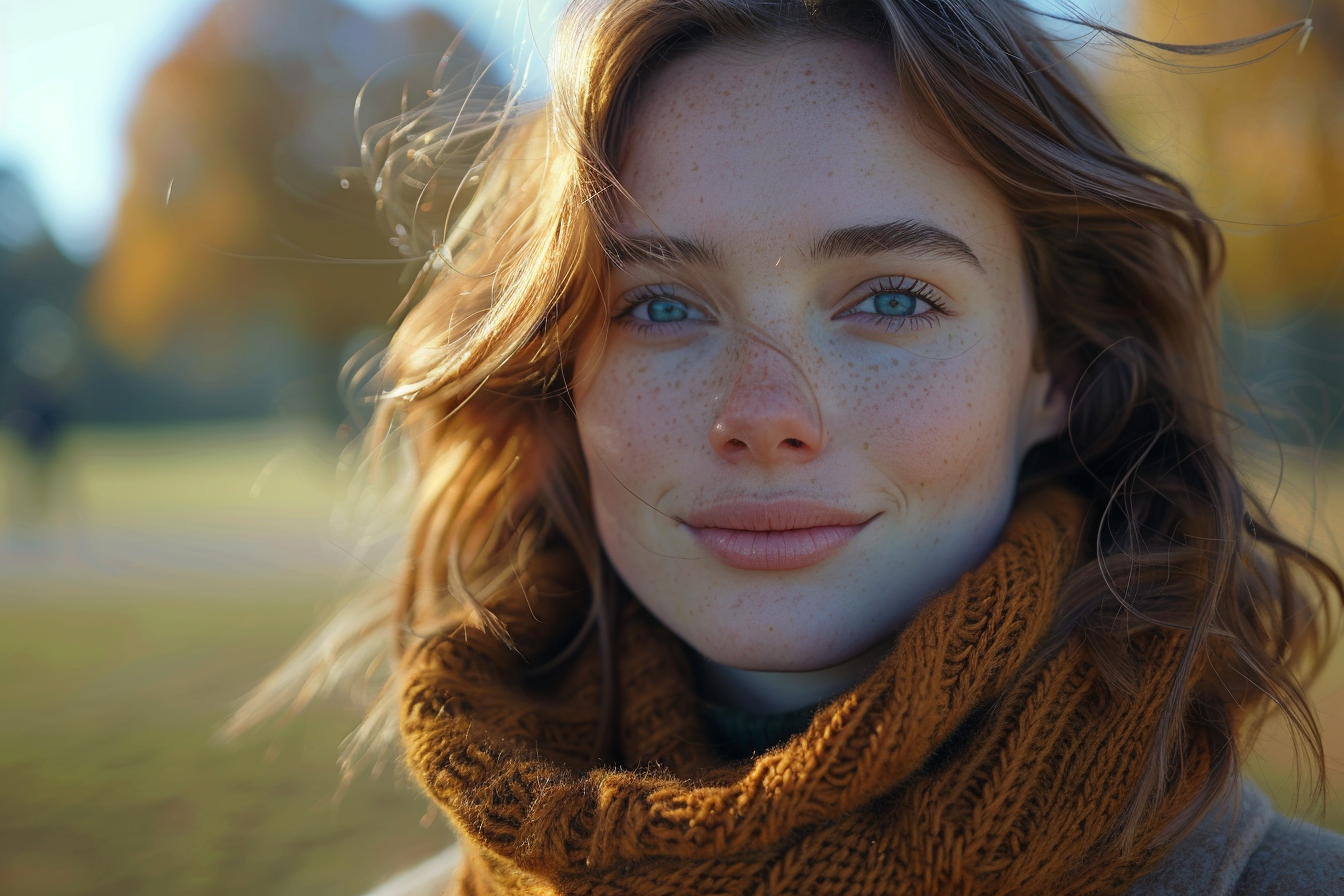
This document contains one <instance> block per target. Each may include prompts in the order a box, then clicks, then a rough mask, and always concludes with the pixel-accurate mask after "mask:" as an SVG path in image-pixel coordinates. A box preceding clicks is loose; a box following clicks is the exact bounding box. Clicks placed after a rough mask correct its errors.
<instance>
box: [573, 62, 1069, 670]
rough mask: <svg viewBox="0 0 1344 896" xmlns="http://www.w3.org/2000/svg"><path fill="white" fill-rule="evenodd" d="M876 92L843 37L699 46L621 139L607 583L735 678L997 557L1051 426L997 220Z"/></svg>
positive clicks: (848, 633) (1050, 403)
mask: <svg viewBox="0 0 1344 896" xmlns="http://www.w3.org/2000/svg"><path fill="white" fill-rule="evenodd" d="M894 80H895V79H894V74H893V66H892V63H891V61H890V59H889V57H887V56H885V55H884V54H883V52H882V51H881V50H878V49H875V48H872V47H869V46H865V45H862V44H858V43H854V42H848V41H842V40H811V41H806V42H802V43H798V44H794V45H789V46H782V45H781V46H779V47H778V48H776V49H773V50H771V49H766V50H760V51H756V52H746V51H742V50H731V49H713V50H709V51H705V52H701V53H698V54H696V55H692V56H688V57H685V58H681V59H679V60H677V61H675V62H673V63H671V64H670V65H669V66H667V67H666V69H664V70H663V71H661V72H660V73H659V74H658V75H657V76H656V77H655V78H653V79H652V81H651V83H647V84H646V85H645V86H644V87H643V88H642V90H641V92H640V100H639V105H638V108H637V109H636V110H635V116H634V119H633V122H632V124H631V127H630V131H629V134H630V136H629V143H628V148H627V154H626V156H625V157H624V159H623V161H622V167H621V172H620V174H621V182H622V184H623V185H624V186H625V188H626V189H627V190H628V191H629V194H630V196H631V197H632V198H633V200H634V202H633V203H631V204H630V205H629V207H628V208H627V209H626V211H625V214H624V219H623V220H622V222H621V229H622V232H623V234H624V236H626V237H627V238H629V240H630V247H631V248H629V249H627V250H624V251H622V252H621V255H622V256H623V257H622V261H621V264H620V265H619V266H617V267H616V268H614V269H613V270H612V272H611V273H610V275H609V279H608V282H607V302H608V312H609V318H610V320H609V324H608V325H607V326H606V327H604V328H598V329H599V330H600V332H595V333H593V334H592V335H591V336H590V337H589V338H588V339H586V340H585V341H584V343H583V344H582V345H581V347H580V350H579V357H578V364H577V373H576V378H575V383H574V399H575V406H576V412H577V417H578V426H579V434H580V438H581V440H582V444H583V451H584V455H585V458H586V460H587V465H588V470H589V473H590V475H591V481H592V499H593V508H594V512H595V515H596V520H597V527H598V533H599V535H600V537H601V540H602V544H603V546H604V547H605V549H606V551H607V554H608V556H609V557H610V559H611V562H612V563H613V564H614V565H615V567H616V569H617V571H618V572H619V573H620V575H621V576H622V578H623V579H624V580H625V582H626V583H627V584H628V585H629V586H630V588H631V589H632V590H633V592H634V593H635V595H636V596H637V597H638V598H639V600H640V601H641V602H642V603H643V604H644V605H645V606H647V607H648V609H649V610H650V611H651V612H652V613H653V614H654V615H655V616H657V617H658V618H659V619H660V620H662V622H663V623H664V624H666V625H667V626H668V627H669V628H670V629H671V630H672V631H674V632H676V633H677V634H678V635H679V636H680V637H681V638H682V639H684V640H685V641H686V642H687V643H688V644H689V645H690V646H691V647H693V648H694V649H695V650H697V651H699V652H700V653H701V654H703V655H704V656H706V657H708V658H709V659H711V660H714V661H715V662H718V663H721V664H724V665H727V666H732V667H736V668H740V669H755V670H766V671H805V670H813V669H820V668H825V667H828V666H833V665H836V664H838V663H841V662H844V661H845V660H847V659H850V658H852V657H854V656H856V655H858V654H859V653H861V652H862V651H864V650H865V649H866V648H868V647H871V646H872V645H874V644H876V643H877V642H878V641H880V640H882V639H884V638H886V637H888V636H890V635H891V634H893V633H894V632H895V631H896V630H897V629H898V628H899V627H900V626H901V625H902V624H904V623H905V622H906V620H908V619H909V618H910V616H911V615H912V614H913V613H914V612H915V611H916V610H917V609H918V608H919V606H920V605H921V604H922V603H924V602H925V601H926V600H927V599H928V598H929V597H930V596H932V595H933V594H934V593H936V592H938V591H939V590H941V589H943V588H945V587H946V586H948V585H950V584H951V583H953V582H954V581H955V580H956V579H957V578H958V577H959V576H960V575H961V574H962V573H964V572H966V571H967V570H968V569H970V568H971V567H973V566H974V565H975V564H976V563H977V562H978V561H979V560H980V559H981V558H982V557H983V556H984V555H985V553H986V552H987V551H988V549H989V548H990V547H991V546H992V545H993V544H994V542H995V541H996V539H997V538H998V536H999V534H1000V532H1001V530H1002V527H1003V524H1004V522H1005V519H1006V517H1007V513H1008V510H1009V507H1010V505H1011V504H1012V500H1013V493H1014V488H1015V482H1016V477H1017V471H1018V468H1019V466H1020V462H1021V460H1022V457H1023V455H1024V454H1025V453H1026V451H1027V450H1028V449H1029V448H1030V447H1031V446H1032V445H1033V444H1035V443H1037V442H1039V441H1041V440H1043V439H1046V438H1049V437H1050V436H1052V435H1054V434H1055V433H1057V432H1058V431H1059V429H1060V427H1061V426H1062V423H1063V419H1064V412H1065V400H1064V397H1063V396H1062V394H1061V391H1060V390H1055V389H1052V388H1051V383H1050V377H1049V374H1048V373H1047V372H1046V371H1044V370H1042V369H1040V367H1039V366H1038V365H1037V364H1035V363H1034V362H1033V358H1034V357H1035V354H1036V353H1035V352H1034V347H1035V344H1036V320H1035V313H1034V308H1033V304H1032V297H1031V295H1030V294H1029V291H1028V285H1027V280H1026V277H1025V274H1024V266H1023V258H1022V249H1021V240H1020V235H1019V233H1018V230H1017V227H1016V225H1015V223H1014V221H1013V219H1012V216H1011V215H1010V213H1009V210H1008V208H1007V207H1006V205H1005V204H1004V201H1003V199H1002V198H1001V197H1000V196H999V195H998V194H997V193H996V191H995V190H994V189H993V188H992V187H991V186H990V185H989V184H988V183H987V182H986V181H985V180H983V179H982V178H981V177H980V176H979V175H978V174H977V173H975V172H974V171H972V170H971V169H970V168H969V167H967V166H964V165H961V164H958V163H957V162H956V161H954V160H953V156H952V155H951V154H950V153H947V152H945V151H940V144H939V141H938V140H937V139H935V138H934V137H933V136H932V135H930V134H929V133H928V132H927V131H925V130H924V129H923V128H921V126H920V124H919V123H918V122H917V120H916V119H915V117H914V115H913V114H912V112H911V110H910V108H909V107H908V106H907V105H906V104H905V103H904V102H903V101H902V99H901V97H900V95H899V94H898V93H897V91H896V88H895V84H894Z"/></svg>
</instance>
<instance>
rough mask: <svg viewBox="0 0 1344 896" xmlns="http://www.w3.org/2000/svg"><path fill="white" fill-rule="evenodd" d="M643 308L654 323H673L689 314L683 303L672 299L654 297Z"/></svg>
mask: <svg viewBox="0 0 1344 896" xmlns="http://www.w3.org/2000/svg"><path fill="white" fill-rule="evenodd" d="M644 309H645V313H646V314H647V315H648V318H649V320H651V321H653V322H654V323H656V324H674V323H677V322H678V321H683V320H685V319H686V318H687V317H689V316H690V313H689V312H688V311H687V310H686V306H685V305H683V304H681V303H680V302H675V301H673V300H672V299H654V300H653V301H651V302H649V303H648V304H646V305H645V306H644Z"/></svg>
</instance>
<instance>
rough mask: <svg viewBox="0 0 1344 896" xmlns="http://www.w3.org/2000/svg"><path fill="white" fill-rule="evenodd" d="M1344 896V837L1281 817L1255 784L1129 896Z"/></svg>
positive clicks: (1248, 785) (1127, 895)
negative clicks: (1188, 895) (1187, 895)
mask: <svg viewBox="0 0 1344 896" xmlns="http://www.w3.org/2000/svg"><path fill="white" fill-rule="evenodd" d="M1185 894H1190V896H1194V894H1199V896H1205V894H1207V896H1344V836H1341V835H1339V834H1337V833H1335V832H1333V831H1328V830H1325V829H1324V828H1319V827H1316V826H1315V825H1313V824H1310V823H1308V822H1305V821H1295V820H1293V819H1290V818H1287V817H1286V816H1284V815H1281V814H1279V813H1278V812H1277V811H1276V810H1275V809H1274V807H1273V805H1272V804H1271V803H1270V801H1269V797H1267V796H1265V795H1264V793H1262V792H1261V791H1260V790H1259V789H1258V788H1257V787H1256V786H1255V785H1254V784H1251V783H1250V782H1243V784H1242V786H1241V791H1240V793H1239V794H1238V798H1237V799H1236V800H1235V802H1234V801H1229V803H1228V805H1225V806H1223V807H1221V809H1220V810H1218V811H1215V812H1213V813H1211V814H1210V815H1209V816H1208V817H1207V818H1205V819H1204V820H1203V821H1202V822H1200V824H1199V826H1198V827H1196V828H1195V830H1194V831H1192V832H1191V833H1190V834H1189V836H1187V837H1186V838H1185V839H1184V840H1182V841H1181V842H1180V843H1177V844H1176V846H1175V847H1174V848H1173V849H1172V851H1171V852H1170V853H1169V854H1168V855H1167V856H1166V858H1164V859H1163V860H1162V862H1161V863H1160V864H1159V865H1158V866H1157V867H1156V868H1155V869H1153V870H1152V871H1151V872H1150V873H1149V874H1147V875H1145V876H1144V877H1143V878H1141V879H1140V880H1139V881H1137V882H1136V883H1135V884H1134V885H1133V886H1132V887H1130V888H1129V889H1128V890H1126V891H1125V896H1185Z"/></svg>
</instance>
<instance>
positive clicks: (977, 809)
mask: <svg viewBox="0 0 1344 896" xmlns="http://www.w3.org/2000/svg"><path fill="white" fill-rule="evenodd" d="M1083 512H1084V508H1083V506H1082V504H1081V502H1079V501H1078V500H1077V499H1075V498H1073V497H1071V496H1068V495H1066V494H1064V493H1061V492H1045V493H1041V494H1038V495H1036V496H1034V497H1032V498H1030V499H1027V500H1025V501H1023V502H1021V504H1020V506H1019V508H1018V509H1017V510H1016V511H1015V512H1014V514H1013V516H1012V518H1011V519H1010V520H1009V523H1008V526H1007V528H1006V530H1005V532H1004V535H1003V538H1002V541H1001V542H1000V544H999V545H998V546H997V547H996V548H995V549H994V551H992V552H991V553H990V555H989V556H988V557H987V558H986V560H985V561H984V562H983V563H982V564H981V565H980V566H979V567H978V568H977V569H975V570H973V571H971V572H970V573H968V574H967V575H965V576H964V577H963V578H962V579H961V581H959V582H958V583H957V584H956V585H955V586H954V587H953V588H951V589H950V590H949V591H947V592H945V593H943V594H942V595H940V596H938V597H936V598H934V599H933V600H931V601H930V602H929V603H928V604H927V605H926V606H925V607H924V608H923V609H921V610H920V612H919V613H918V614H916V616H915V618H914V619H913V620H912V621H911V622H910V623H909V624H908V625H907V626H906V627H905V629H903V630H902V632H901V633H900V635H899V636H898V637H897V639H896V642H895V644H894V646H893V648H892V650H891V651H890V652H889V653H888V654H887V656H886V657H885V658H884V659H883V660H882V661H881V662H880V663H879V665H878V666H877V668H876V669H875V670H874V672H873V673H872V674H871V675H870V676H869V677H868V678H867V679H866V680H865V681H864V682H862V683H861V684H860V685H859V686H858V687H856V688H855V689H854V690H852V691H849V692H847V693H845V694H843V695H841V696H839V697H837V698H835V699H834V700H832V701H830V702H828V703H826V704H823V705H822V706H821V707H820V708H819V709H818V711H817V713H816V715H815V717H814V718H813V720H812V723H811V725H810V726H809V727H808V728H807V730H806V731H804V732H803V733H802V734H800V735H797V736H795V737H793V738H791V739H790V740H789V741H787V742H786V743H784V744H782V745H781V746H779V747H777V748H775V749H772V750H770V751H768V752H766V753H764V754H762V755H760V756H757V757H755V758H754V759H752V760H750V761H748V762H739V763H725V762H722V761H720V760H719V759H718V758H717V756H716V755H715V753H714V751H713V749H712V746H711V738H710V736H708V735H707V734H706V732H705V730H704V727H703V723H702V722H701V720H700V718H699V713H698V711H697V709H698V707H697V702H696V697H695V693H694V684H693V675H692V671H691V669H690V668H689V664H688V662H687V660H686V657H685V653H684V651H683V649H682V648H681V646H680V644H679V643H678V642H677V640H676V638H675V636H673V635H672V634H671V633H670V632H668V631H667V630H666V629H665V628H663V627H662V626H661V625H660V624H659V623H658V622H656V621H655V620H654V619H653V618H652V617H651V616H649V615H648V614H647V613H646V612H645V611H643V610H642V608H640V607H639V605H638V604H637V603H635V602H634V601H629V602H628V603H627V604H626V605H624V606H623V607H622V608H621V613H620V617H619V622H618V630H617V635H616V646H615V650H616V679H617V687H618V704H617V705H618V708H617V714H618V721H619V724H618V732H617V739H616V741H617V742H616V744H615V748H614V749H615V755H614V756H610V757H608V759H607V760H606V761H605V762H603V763H600V764H597V765H595V766H594V765H592V764H590V762H589V759H588V757H589V753H590V750H591V749H592V746H593V744H594V742H595V739H596V738H597V737H598V735H599V727H600V726H599V715H598V712H599V711H598V707H599V704H600V659H599V654H598V649H597V646H596V645H595V644H590V645H588V646H587V647H586V648H585V649H584V650H582V651H580V652H579V654H578V655H577V656H576V658H575V659H574V660H573V661H571V662H570V663H568V664H567V665H566V666H565V667H564V668H563V669H562V670H561V671H560V672H557V673H556V674H554V675H550V676H546V677H545V678H544V680H542V681H537V680H535V679H534V680H529V679H527V678H526V677H525V676H524V675H523V674H522V673H523V671H524V670H525V669H526V668H527V666H528V663H529V661H530V662H531V663H534V664H535V663H537V662H540V661H544V660H545V659H547V658H548V657H549V656H552V655H554V654H555V653H556V652H557V651H558V650H559V649H560V648H561V647H562V646H563V645H564V644H565V643H566V642H567V640H569V639H570V638H572V636H573V634H574V623H573V620H576V619H582V618H583V614H584V608H585V601H584V599H583V598H582V596H575V597H571V598H563V599H556V600H554V601H550V602H545V603H543V602H542V601H539V600H534V601H531V602H530V606H529V602H528V601H525V600H524V599H523V598H522V597H521V596H520V597H519V598H518V599H517V601H516V602H514V603H507V602H506V603H504V604H501V605H500V606H498V607H496V608H495V609H496V611H497V612H498V613H499V615H500V617H501V618H502V619H503V620H504V622H505V623H506V624H507V625H508V627H509V632H510V634H511V635H512V637H513V639H514V641H515V644H516V647H517V652H513V651H510V650H509V649H508V647H507V646H506V645H504V644H503V643H501V642H500V641H498V640H497V639H494V638H490V637H488V636H486V635H483V634H481V633H480V632H475V631H472V632H466V631H458V632H455V633H446V634H444V635H441V636H439V637H436V638H434V639H431V640H430V641H428V642H427V643H426V644H425V645H424V646H423V648H421V649H420V650H419V651H417V652H416V653H415V654H414V656H412V657H411V658H410V659H409V660H408V666H407V669H406V677H405V682H406V684H405V689H404V692H403V706H402V732H403V739H404V742H405V746H406V751H407V758H408V761H409V763H410V766H411V768H412V770H413V771H414V773H415V774H416V775H417V776H418V778H419V780H420V782H421V783H422V785H423V786H424V788H425V790H426V791H427V792H428V793H429V794H430V795H431V796H432V797H433V798H434V799H435V800H436V801H437V802H438V803H439V804H440V805H441V806H442V807H443V808H444V809H445V810H446V811H447V813H448V814H449V816H450V817H451V818H452V819H453V821H454V823H455V824H456V826H457V828H458V830H459V832H460V833H461V836H462V838H463V841H464V844H465V847H466V849H465V856H464V862H463V868H462V871H461V873H460V876H459V881H458V887H459V890H460V892H462V893H465V894H484V893H528V894H552V893H593V894H618V893H620V894H637V896H661V894H668V896H671V894H678V896H680V894H687V893H715V894H760V896H765V894H787V893H799V894H834V896H840V894H845V896H861V894H870V893H872V894H875V893H910V894H935V893H937V894H1014V893H1020V894H1026V893H1035V894H1041V893H1050V894H1058V893H1079V894H1103V893H1119V892H1121V891H1123V890H1124V889H1125V887H1126V885H1127V884H1128V883H1130V882H1131V881H1133V880H1134V879H1136V878H1137V877H1138V876H1139V875H1141V874H1142V873H1143V872H1144V871H1146V870H1148V869H1149V868H1151V867H1152V866H1153V865H1154V864H1155V863H1156V861H1157V860H1158V859H1159V858H1160V857H1161V855H1160V853H1161V850H1159V849H1157V848H1155V847H1153V846H1152V845H1151V844H1153V843H1154V842H1155V838H1156V836H1157V834H1158V832H1159V831H1161V830H1162V829H1163V828H1164V826H1166V825H1167V824H1168V823H1169V822H1170V821H1171V820H1172V818H1173V817H1174V816H1175V814H1176V813H1177V812H1178V810H1179V809H1180V808H1182V807H1183V806H1185V805H1187V804H1188V801H1189V799H1190V798H1191V796H1192V794H1193V793H1194V790H1195V788H1197V787H1198V785H1199V784H1200V783H1201V782H1202V781H1203V779H1204V776H1205V775H1206V774H1207V769H1208V767H1209V757H1208V755H1207V751H1206V748H1205V747H1204V746H1203V742H1202V740H1199V739H1197V738H1196V739H1192V740H1191V742H1190V745H1189V748H1188V751H1187V755H1186V756H1184V757H1183V761H1181V762H1177V763H1175V764H1174V766H1173V767H1174V768H1177V769H1178V770H1179V771H1178V772H1176V773H1174V774H1173V775H1172V776H1171V779H1170V780H1169V781H1168V783H1167V790H1166V791H1165V792H1164V794H1163V797H1162V800H1161V802H1160V804H1159V805H1158V806H1157V807H1156V809H1155V810H1154V811H1151V812H1149V813H1147V814H1146V815H1145V817H1144V822H1143V825H1142V826H1141V828H1140V830H1139V831H1138V838H1137V841H1136V846H1135V848H1133V849H1130V850H1128V851H1123V850H1122V849H1121V846H1120V841H1119V839H1118V838H1117V836H1116V833H1117V832H1116V830H1115V824H1114V820H1115V819H1116V818H1117V817H1118V816H1119V815H1120V813H1121V812H1122V811H1123V810H1124V809H1125V807H1126V801H1127V799H1128V795H1129V794H1131V793H1132V792H1133V791H1134V787H1135V784H1136V782H1137V781H1138V780H1139V776H1140V774H1141V771H1142V768H1143V766H1142V763H1143V760H1144V757H1146V756H1147V755H1148V753H1149V751H1150V746H1151V743H1152V741H1153V737H1154V733H1155V731H1156V728H1157V725H1158V716H1159V710H1160V707H1161V705H1162V702H1163V699H1164V697H1165V696H1166V694H1167V693H1168V691H1169V688H1170V686H1171V683H1172V681H1173V678H1174V676H1175V674H1176V668H1177V665H1178V661H1179V657H1180V654H1181V651H1182V647H1183V645H1184V643H1185V638H1184V636H1183V635H1182V634H1181V633H1179V632H1170V631H1154V632H1151V633H1148V634H1145V635H1143V636H1141V637H1139V638H1136V639H1135V641H1134V643H1133V650H1134V652H1135V658H1136V659H1137V660H1138V662H1139V663H1140V664H1141V668H1142V669H1143V670H1144V674H1142V675H1140V676H1138V677H1137V679H1136V680H1135V681H1134V682H1133V687H1132V688H1127V689H1125V690H1123V691H1122V690H1119V689H1112V688H1109V687H1107V686H1106V684H1105V683H1104V681H1103V679H1102V676H1101V675H1100V673H1099V671H1098V670H1097V668H1096V667H1095V666H1094V665H1093V664H1092V663H1091V662H1090V660H1089V657H1088V653H1087V651H1086V649H1085V648H1084V645H1083V643H1082V640H1081V638H1080V637H1076V636H1075V637H1071V638H1068V639H1065V640H1063V641H1062V642H1061V643H1058V644H1057V645H1056V646H1052V647H1049V648H1048V649H1047V641H1046V636H1047V635H1048V634H1049V632H1050V630H1051V627H1052V625H1053V623H1054V619H1055V602H1056V594H1057V592H1058V590H1059V585H1060V582H1061V580H1062V578H1063V577H1064V575H1065V574H1066V573H1067V572H1068V570H1069V569H1070V567H1071V566H1072V563H1073V560H1074V557H1075V552H1076V544H1077V542H1078V539H1079V531H1080V528H1081V522H1082V517H1083ZM534 613H535V615H534ZM973 714H974V717H975V718H976V723H975V724H973V725H970V726H968V727H969V728H970V729H971V730H970V731H969V733H967V732H966V731H965V730H964V729H963V728H962V723H963V722H964V721H965V720H967V719H968V718H971V717H973ZM959 729H962V730H960V731H959ZM954 734H957V737H956V740H955V748H954V749H951V750H947V749H940V747H942V746H943V745H944V744H945V743H946V742H947V741H948V740H949V738H951V737H952V736H953V735H954Z"/></svg>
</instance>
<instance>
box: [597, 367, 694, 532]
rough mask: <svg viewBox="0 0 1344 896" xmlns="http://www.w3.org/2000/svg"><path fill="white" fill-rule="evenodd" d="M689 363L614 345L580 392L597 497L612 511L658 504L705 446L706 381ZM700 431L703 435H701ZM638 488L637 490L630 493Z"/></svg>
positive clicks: (602, 507) (603, 507)
mask: <svg viewBox="0 0 1344 896" xmlns="http://www.w3.org/2000/svg"><path fill="white" fill-rule="evenodd" d="M694 369H696V368H695V366H694V365H693V364H689V363H685V362H683V363H678V364H672V363H660V362H659V359H652V360H651V359H649V358H648V357H638V356H635V355H634V353H629V352H623V351H621V350H620V349H619V348H612V349H611V350H609V351H608V353H607V356H606V357H604V358H603V361H602V363H601V365H600V366H599V367H598V368H597V369H596V371H595V373H594V375H593V377H592V379H591V381H590V382H589V383H588V384H587V385H586V387H585V388H583V389H581V390H576V393H575V402H574V404H575V411H576V413H577V415H578V423H579V437H580V440H581V442H582V445H583V452H584V456H585V458H586V459H587V462H588V468H589V474H590V477H591V479H592V484H593V497H594V501H595V502H596V503H598V504H599V505H605V506H600V507H599V508H598V509H599V510H605V511H606V512H607V513H611V512H613V511H615V510H617V509H618V508H619V507H620V506H623V505H625V504H627V503H631V502H633V503H634V504H635V505H636V506H638V505H639V504H640V503H641V502H644V501H648V502H654V501H655V500H656V498H657V496H658V494H659V493H660V492H661V491H663V490H665V489H666V488H667V487H668V485H669V484H671V483H672V482H674V480H675V479H676V476H677V472H678V469H679V468H681V467H684V466H685V464H686V463H687V461H688V459H690V458H691V457H693V456H695V455H696V454H697V453H699V452H700V451H702V450H704V448H705V447H706V445H707V437H706V436H707V432H708V427H709V423H708V422H706V420H705V419H704V417H705V408H706V407H707V406H708V405H709V404H710V403H711V401H712V398H710V397H707V396H706V394H704V393H705V389H706V388H707V387H708V384H707V383H706V382H704V381H703V377H695V376H692V375H688V374H687V373H686V371H687V370H694ZM697 436H699V438H697ZM630 492H633V493H634V494H633V495H632V494H630Z"/></svg>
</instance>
